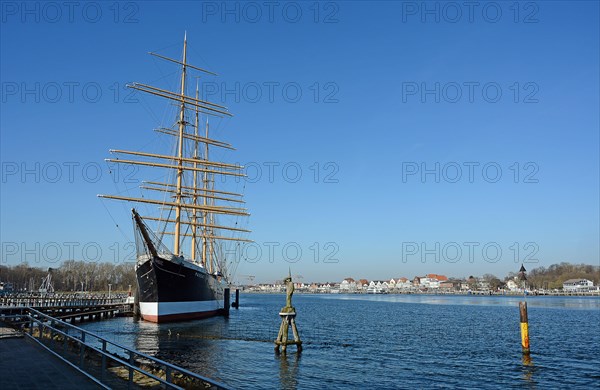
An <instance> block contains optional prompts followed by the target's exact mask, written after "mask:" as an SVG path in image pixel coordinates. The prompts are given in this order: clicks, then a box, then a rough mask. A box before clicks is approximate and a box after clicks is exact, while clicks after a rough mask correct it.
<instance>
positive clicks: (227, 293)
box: [223, 288, 231, 317]
mask: <svg viewBox="0 0 600 390" xmlns="http://www.w3.org/2000/svg"><path fill="white" fill-rule="evenodd" d="M223 299H224V302H223V315H224V316H225V317H229V307H230V306H231V305H230V304H229V301H230V300H231V290H230V289H229V288H226V289H225V290H224V291H223Z"/></svg>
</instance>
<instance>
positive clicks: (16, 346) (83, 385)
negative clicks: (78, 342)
mask: <svg viewBox="0 0 600 390" xmlns="http://www.w3.org/2000/svg"><path fill="white" fill-rule="evenodd" d="M98 388H100V386H98V385H97V384H96V383H94V382H93V381H92V380H90V379H89V378H88V377H86V376H85V375H83V374H82V373H80V372H79V371H77V370H76V369H74V368H73V367H71V366H69V365H68V364H67V363H65V362H63V361H62V360H60V359H59V358H57V357H56V356H54V355H52V354H51V353H50V352H48V351H47V350H45V349H44V348H43V347H41V346H40V345H37V344H36V343H35V341H32V340H28V339H27V338H23V337H21V338H15V337H13V338H0V389H3V390H9V389H44V390H45V389H98Z"/></svg>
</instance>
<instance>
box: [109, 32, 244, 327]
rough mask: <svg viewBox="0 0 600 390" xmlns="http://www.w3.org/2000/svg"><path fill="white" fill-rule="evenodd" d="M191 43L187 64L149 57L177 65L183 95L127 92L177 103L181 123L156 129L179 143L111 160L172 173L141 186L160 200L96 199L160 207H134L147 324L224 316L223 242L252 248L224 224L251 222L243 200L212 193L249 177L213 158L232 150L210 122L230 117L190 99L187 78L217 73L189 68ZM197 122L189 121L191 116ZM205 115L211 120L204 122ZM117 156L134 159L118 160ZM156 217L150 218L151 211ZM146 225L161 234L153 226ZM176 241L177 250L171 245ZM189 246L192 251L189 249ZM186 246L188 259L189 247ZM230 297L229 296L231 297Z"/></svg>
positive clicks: (139, 280)
mask: <svg viewBox="0 0 600 390" xmlns="http://www.w3.org/2000/svg"><path fill="white" fill-rule="evenodd" d="M187 50H188V47H187V38H186V37H185V36H184V40H183V56H182V60H181V61H180V60H176V59H173V58H169V57H165V56H163V55H160V54H157V53H152V52H151V53H149V54H151V55H153V56H155V57H158V58H160V59H162V60H165V61H169V62H171V63H174V64H177V66H178V67H180V69H181V79H180V85H179V88H178V89H179V91H178V92H172V91H169V90H165V89H160V88H157V87H153V86H150V85H146V84H140V83H132V84H130V85H128V87H130V88H132V89H134V90H137V91H140V92H144V93H147V94H150V95H154V96H158V97H161V98H164V99H167V100H169V101H170V102H171V103H172V102H175V104H176V107H177V114H176V121H175V123H174V125H173V126H172V127H171V128H158V129H155V130H156V131H158V132H159V133H162V134H166V135H168V136H169V138H170V140H171V141H174V145H173V146H174V148H173V150H174V152H173V153H172V154H156V153H147V152H140V151H127V150H110V152H111V153H113V154H116V155H118V157H117V158H109V159H106V161H108V162H111V163H118V164H133V165H141V166H145V167H150V168H148V169H157V170H164V171H165V172H167V175H166V176H167V177H168V179H166V180H165V181H144V182H143V183H142V185H141V186H140V188H141V189H143V190H144V191H146V190H149V191H153V193H155V194H157V193H158V194H161V199H153V198H152V197H145V196H143V197H131V196H121V195H98V196H99V197H102V198H108V199H116V200H121V201H126V202H136V203H145V204H150V205H156V206H158V209H159V211H160V213H159V214H158V216H152V215H149V216H141V215H140V214H139V213H138V211H137V210H136V209H135V208H133V209H132V211H131V212H132V219H133V225H134V233H135V242H136V252H137V261H136V266H135V272H136V279H137V294H139V295H138V299H139V309H140V315H141V317H142V319H144V320H147V321H151V322H167V321H180V320H189V319H199V318H206V317H211V316H215V315H219V314H222V313H225V312H226V309H228V308H226V307H225V305H226V304H227V303H226V302H228V301H229V299H225V294H226V293H227V292H228V291H229V290H228V289H226V288H227V287H228V285H229V280H230V277H231V274H230V272H229V271H228V270H227V261H226V258H225V256H224V251H223V250H222V247H221V245H222V243H223V242H229V241H237V243H234V244H237V245H239V243H240V242H250V240H248V239H244V238H242V237H241V235H243V234H246V233H248V232H249V230H246V229H242V228H240V227H238V223H237V222H236V223H235V224H233V225H232V224H229V225H227V224H224V223H220V222H219V221H218V219H219V216H230V217H228V218H238V217H246V216H249V214H248V212H247V210H246V209H245V208H243V207H242V204H243V203H244V200H243V194H240V193H236V192H231V191H223V190H221V189H217V188H215V176H220V177H223V176H226V177H232V176H233V177H236V178H237V179H238V180H239V177H243V176H245V175H244V173H243V167H242V166H240V165H239V164H229V163H225V162H220V161H214V160H211V149H213V148H224V149H234V148H233V147H232V146H231V145H230V144H228V143H226V142H223V141H220V140H217V139H215V138H212V136H211V134H210V132H209V124H208V122H209V121H208V118H209V117H221V118H223V117H230V116H232V115H231V113H230V112H229V111H228V109H227V107H224V106H222V105H218V104H215V103H211V102H209V101H206V100H202V99H201V98H200V96H199V94H198V83H196V94H195V96H194V97H192V96H188V95H187V94H186V88H187V87H188V83H187V78H188V77H189V76H188V72H193V71H196V72H200V73H205V74H210V75H215V76H216V74H215V73H213V72H210V71H208V70H206V69H203V68H200V67H197V66H193V65H191V64H189V63H188V62H187ZM192 116H193V118H194V121H193V122H191V121H189V120H188V119H189V117H192ZM204 116H206V122H205V123H202V124H201V122H204V120H202V121H201V117H202V118H204ZM120 156H134V157H133V158H137V159H132V158H131V157H126V158H119V157H120ZM150 214H151V213H150ZM149 221H153V223H154V222H155V223H156V224H157V229H156V230H154V231H153V230H152V229H150V227H149V223H150V222H149ZM171 237H172V248H173V249H172V250H169V249H168V244H169V243H170V242H168V241H167V240H169V241H170V238H171ZM188 245H189V246H188ZM185 248H189V254H184V249H185ZM227 298H228V297H227Z"/></svg>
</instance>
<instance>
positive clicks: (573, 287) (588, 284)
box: [563, 279, 594, 292]
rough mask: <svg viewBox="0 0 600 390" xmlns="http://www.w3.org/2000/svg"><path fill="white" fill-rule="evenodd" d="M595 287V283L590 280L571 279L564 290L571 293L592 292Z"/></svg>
mask: <svg viewBox="0 0 600 390" xmlns="http://www.w3.org/2000/svg"><path fill="white" fill-rule="evenodd" d="M592 287H594V282H592V281H591V280H588V279H569V280H566V281H565V282H564V283H563V290H564V291H569V292H583V291H590V290H592Z"/></svg>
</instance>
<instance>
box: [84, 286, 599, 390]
mask: <svg viewBox="0 0 600 390" xmlns="http://www.w3.org/2000/svg"><path fill="white" fill-rule="evenodd" d="M518 301H519V298H507V297H483V296H477V297H475V296H415V295H408V296H407V295H300V294H296V295H294V305H295V306H296V309H297V312H298V316H297V324H298V329H299V331H300V336H301V339H302V340H303V342H304V351H303V352H302V354H301V355H300V356H298V355H297V354H296V352H295V347H290V348H291V350H292V351H293V352H292V353H288V355H287V357H286V356H277V355H275V354H274V352H273V346H274V344H273V340H274V339H275V338H276V336H277V331H278V329H279V325H280V319H279V316H278V315H277V313H278V312H279V309H280V308H281V307H282V306H284V304H285V296H284V295H254V294H249V295H244V294H242V297H241V304H242V306H241V307H240V309H239V310H234V309H232V311H231V317H230V318H229V319H224V318H213V319H208V320H202V321H193V322H185V323H178V324H160V325H157V324H151V323H147V322H134V321H133V320H132V319H131V318H118V319H114V320H109V321H103V322H96V323H88V324H85V325H84V327H85V328H87V329H89V330H92V331H95V332H97V333H100V334H101V335H103V336H105V337H108V338H110V339H112V340H114V341H116V342H118V343H121V344H124V345H127V346H130V347H134V348H136V349H138V350H140V351H143V352H146V353H149V354H152V355H155V356H157V357H159V358H160V359H163V360H167V361H170V362H172V363H175V364H178V365H181V366H183V367H185V368H187V369H189V370H192V371H195V372H198V373H200V374H202V375H206V376H209V377H212V378H215V379H218V380H220V381H221V382H224V383H226V384H227V385H229V386H231V387H233V388H285V389H294V388H302V389H306V388H315V389H317V388H319V389H321V388H364V387H368V388H373V387H378V388H408V387H414V388H429V387H454V388H456V387H459V388H499V387H501V388H540V389H545V388H598V387H599V384H600V326H598V325H599V324H600V299H599V298H587V297H586V298H582V297H528V299H527V301H528V305H529V324H530V339H531V350H532V355H531V360H530V361H525V360H523V357H522V355H521V346H520V333H519V309H518ZM169 329H170V330H171V336H169ZM177 334H178V335H179V336H177ZM290 334H291V331H290Z"/></svg>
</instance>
